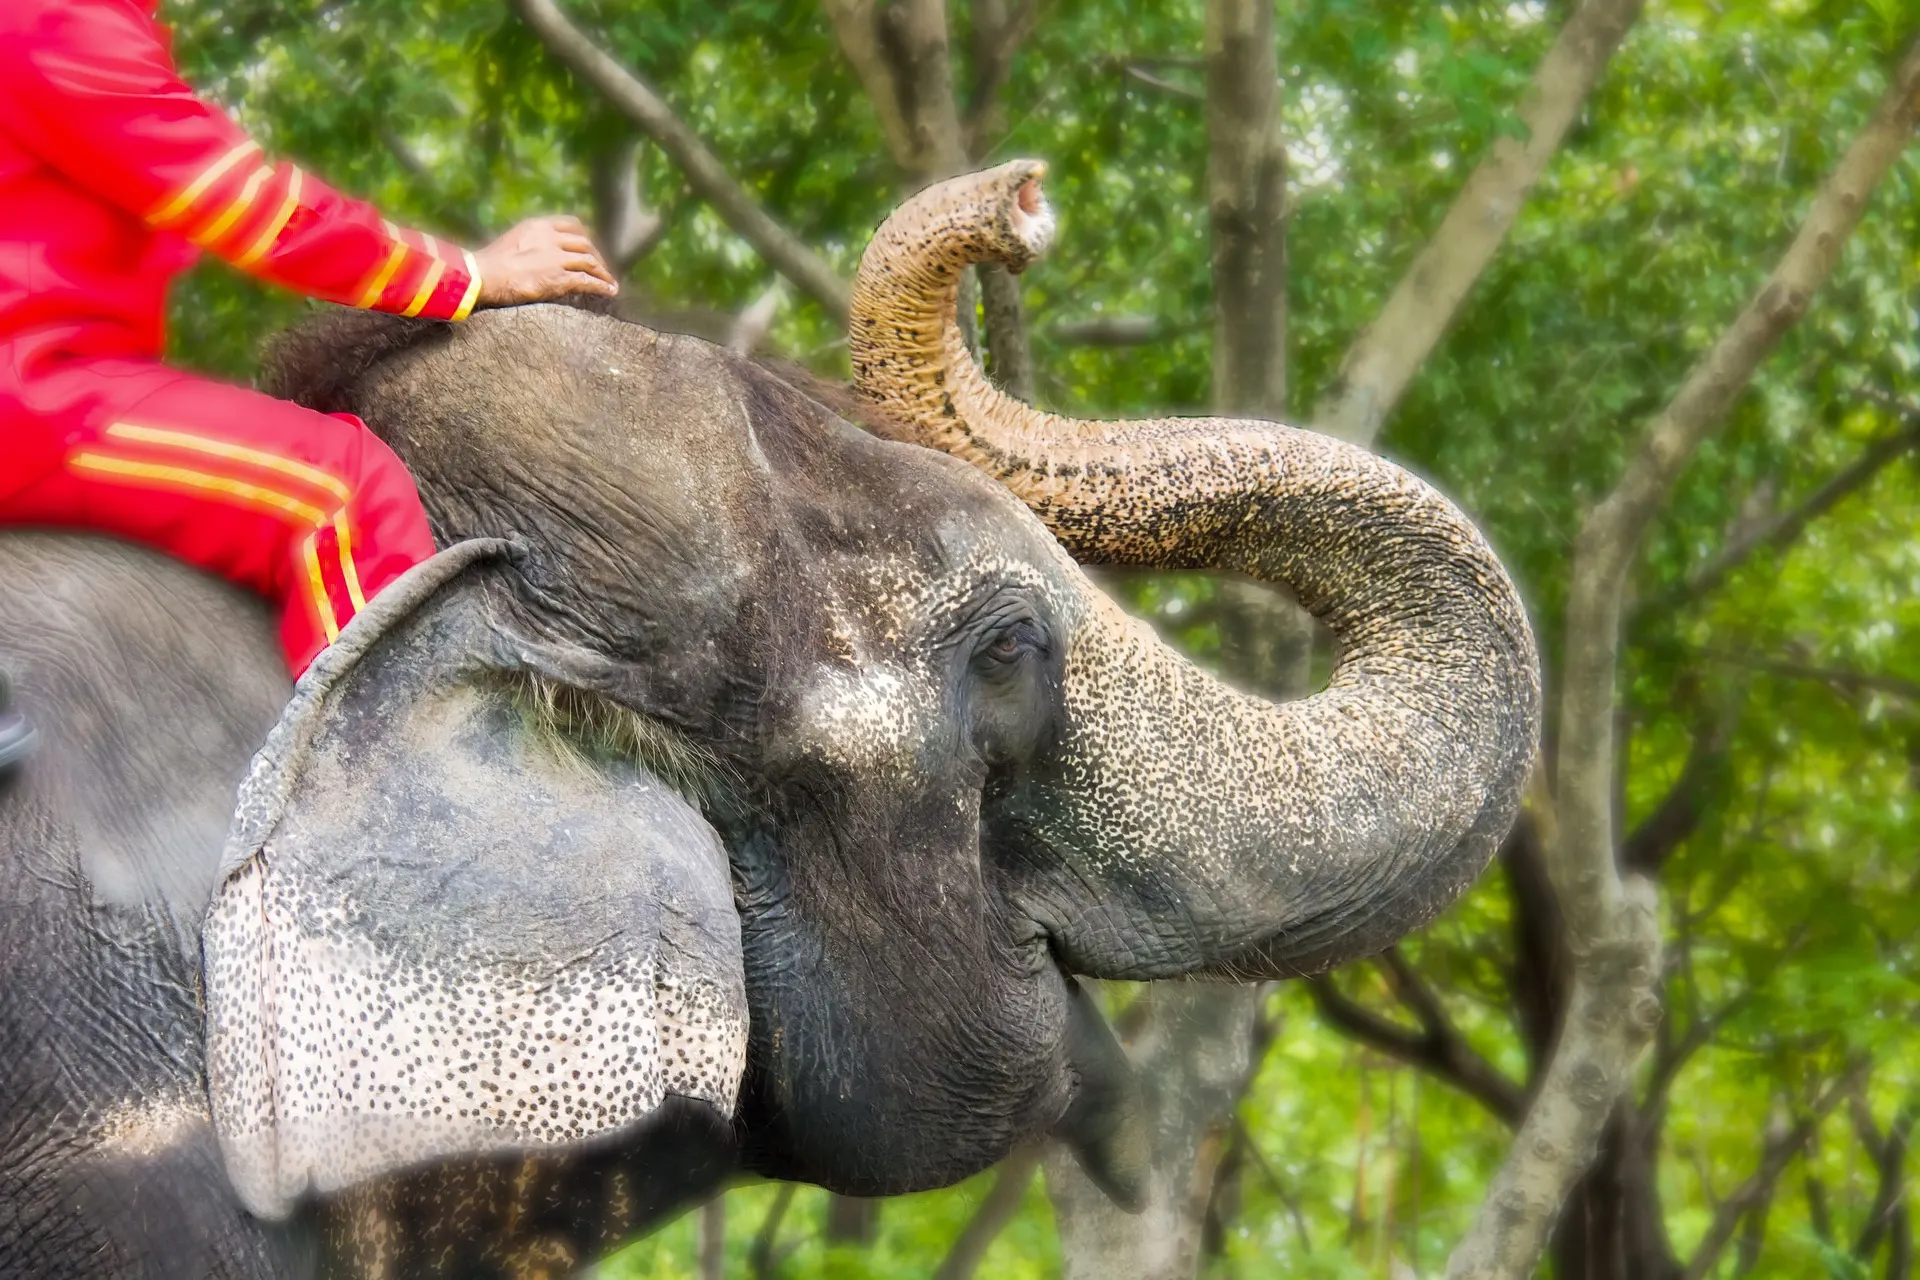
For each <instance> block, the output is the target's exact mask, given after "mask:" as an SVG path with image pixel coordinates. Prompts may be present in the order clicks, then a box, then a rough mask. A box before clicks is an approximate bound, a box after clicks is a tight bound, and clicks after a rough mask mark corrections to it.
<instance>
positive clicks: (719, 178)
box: [509, 0, 853, 321]
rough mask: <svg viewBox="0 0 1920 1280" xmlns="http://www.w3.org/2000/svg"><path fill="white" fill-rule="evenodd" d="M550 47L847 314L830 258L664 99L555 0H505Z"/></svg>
mask: <svg viewBox="0 0 1920 1280" xmlns="http://www.w3.org/2000/svg"><path fill="white" fill-rule="evenodd" d="M509 2H510V3H511V4H512V5H513V8H514V11H515V12H516V13H518V14H519V15H520V17H521V19H522V20H523V21H525V22H526V24H527V25H528V26H529V27H532V28H533V30H534V33H535V34H536V35H538V36H539V37H540V39H541V42H542V43H544V44H545V45H546V46H547V49H548V51H549V52H551V53H552V54H553V56H554V57H555V58H557V59H559V60H560V62H561V64H562V65H564V66H566V67H567V68H568V69H569V70H571V71H572V72H573V73H574V74H575V75H577V76H579V77H580V78H581V80H583V81H585V82H586V83H587V84H589V85H592V86H593V87H594V88H595V89H596V90H598V91H599V92H600V94H601V96H603V97H604V98H606V100H607V101H608V102H609V103H611V104H612V105H613V107H614V108H615V109H617V110H618V111H619V112H620V113H621V114H622V115H624V116H626V117H627V119H628V120H629V121H631V122H632V123H633V125H634V127H636V128H637V129H639V130H640V131H641V132H642V133H644V134H646V135H647V137H649V138H651V139H652V140H653V142H654V145H656V146H658V147H659V148H660V150H661V151H663V152H665V153H666V155H667V158H668V159H670V160H672V161H673V162H674V164H676V165H678V166H679V168H680V170H681V172H683V173H684V174H686V176H687V185H688V186H689V187H691V188H692V189H693V192H694V194H695V195H697V196H699V197H700V198H701V199H702V200H705V201H706V202H707V203H708V204H710V205H712V206H713V208H714V211H715V212H716V213H718V214H719V215H720V217H721V218H722V220H724V221H725V222H726V224H727V225H728V226H729V227H731V228H733V230H734V231H735V232H736V233H737V234H738V235H739V236H740V238H741V239H743V240H745V241H746V242H747V243H748V244H750V245H752V246H753V248H754V251H755V252H756V253H758V254H759V255H760V256H761V257H762V258H764V259H766V261H767V263H768V264H769V265H770V266H772V267H773V269H774V270H775V271H778V272H779V273H780V274H781V275H783V276H785V277H786V278H787V279H789V280H791V281H793V283H794V284H795V285H797V286H798V287H799V289H800V291H801V292H802V293H804V294H806V295H807V296H808V297H810V298H812V299H813V300H814V301H815V302H817V303H819V304H820V305H821V306H822V307H823V308H825V309H826V310H827V312H828V313H829V314H831V315H833V316H834V317H835V318H836V319H839V320H843V321H844V320H845V319H846V318H847V311H848V307H849V305H850V301H851V299H852V296H853V293H852V289H851V287H850V286H849V285H848V283H847V281H846V280H845V279H843V278H842V277H841V275H840V274H839V273H838V272H837V271H835V270H834V269H833V267H832V265H831V264H830V263H828V262H827V260H826V259H825V258H822V257H821V256H820V255H819V254H817V253H815V252H814V251H813V250H812V249H811V248H809V247H807V245H806V244H804V243H802V242H801V240H800V239H799V237H797V236H795V235H794V234H793V233H792V232H791V231H788V230H787V229H786V228H785V227H783V226H781V225H780V224H779V223H778V222H776V221H774V219H773V217H772V215H771V214H769V213H768V212H767V211H766V210H765V209H763V208H761V207H760V204H759V202H758V201H757V200H755V199H754V197H753V196H752V194H751V193H749V192H748V191H747V190H746V188H744V187H742V186H741V185H740V184H739V183H738V182H736V181H734V178H733V175H731V174H729V173H728V172H727V170H726V166H725V165H723V164H722V163H721V162H720V159H719V157H717V156H715V155H714V154H713V152H711V151H709V150H708V149H707V146H706V144H705V143H704V142H702V141H700V138H699V136H698V135H697V134H695V133H694V132H693V130H691V129H689V128H687V126H686V125H684V124H682V123H681V122H680V118H679V117H678V116H676V115H674V114H673V110H672V108H670V107H669V106H667V103H666V100H665V99H663V98H662V97H661V96H660V95H659V94H658V93H656V92H655V91H654V90H653V87H652V86H651V85H649V84H647V83H646V82H645V81H644V80H642V79H640V77H639V76H637V75H635V74H634V73H633V72H631V71H629V70H628V69H627V68H625V67H623V66H621V65H620V64H619V63H618V62H616V61H615V60H614V59H613V57H612V56H611V55H610V54H608V53H607V52H606V51H604V50H603V49H601V48H600V47H599V46H598V45H596V44H594V43H593V41H591V40H589V39H588V38H587V37H586V35H585V34H583V33H582V32H581V30H580V29H579V28H578V27H576V26H574V25H573V23H572V22H571V21H570V20H569V19H568V18H567V16H566V14H564V13H562V12H561V11H560V8H559V6H558V5H557V4H555V3H554V0H509Z"/></svg>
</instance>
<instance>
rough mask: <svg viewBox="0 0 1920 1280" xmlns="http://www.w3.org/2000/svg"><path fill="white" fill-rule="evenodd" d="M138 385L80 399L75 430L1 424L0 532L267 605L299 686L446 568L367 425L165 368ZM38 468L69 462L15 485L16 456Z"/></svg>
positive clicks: (49, 423) (388, 454)
mask: <svg viewBox="0 0 1920 1280" xmlns="http://www.w3.org/2000/svg"><path fill="white" fill-rule="evenodd" d="M130 372H131V376H129V369H128V368H127V366H125V365H121V366H120V367H119V368H117V369H112V370H109V371H108V372H107V373H104V374H103V375H102V379H103V382H104V383H108V384H111V385H112V386H113V387H114V388H115V389H116V390H117V394H116V393H111V392H110V393H107V394H103V395H99V396H95V395H82V396H79V397H75V398H73V399H72V400H70V404H71V408H72V410H73V414H72V415H61V416H62V417H64V419H65V420H64V421H63V420H61V418H59V417H56V418H46V417H38V418H27V419H26V420H25V421H24V423H23V422H21V421H20V420H18V419H15V420H14V422H13V423H11V424H6V423H0V525H26V524H31V525H50V526H56V527H61V528H70V529H92V530H98V531H100V532H102V533H111V534H117V535H119V536H121V537H123V538H128V539H131V540H133V541H135V542H142V543H146V544H147V545H149V546H153V547H157V548H159V549H160V550H162V551H166V552H168V553H169V554H171V555H173V556H175V557H177V558H179V559H181V560H184V561H186V562H187V563H188V564H192V565H196V566H198V567H199V568H202V569H205V570H207V571H208V572H209V573H216V574H218V575H220V576H221V577H223V578H225V579H227V580H228V581H230V582H234V583H238V584H239V585H241V586H244V587H248V588H250V589H252V590H254V591H256V592H258V593H259V594H261V595H263V596H265V597H266V598H267V599H268V600H270V601H272V602H273V603H274V604H275V605H276V606H278V608H279V610H280V642H281V645H282V646H283V647H284V649H285V650H286V655H287V665H288V667H289V668H290V669H291V670H292V672H293V673H294V675H296V676H298V675H299V674H300V673H301V672H302V671H305V670H306V669H307V664H308V663H310V662H312V661H313V659H314V656H315V655H316V654H318V653H319V652H320V650H321V649H323V648H325V647H326V646H327V645H328V644H330V643H332V641H333V640H334V638H335V637H337V636H338V635H339V634H340V628H342V627H344V626H345V625H346V624H347V622H348V621H349V620H350V619H351V618H352V617H353V616H354V614H355V613H356V612H358V611H359V609H360V608H361V607H362V606H363V605H365V603H366V602H367V601H368V600H370V599H372V598H373V597H374V596H375V595H376V594H378V593H379V591H380V590H381V589H382V588H383V587H385V586H386V585H387V584H388V583H390V582H392V581H393V580H394V579H395V578H397V577H399V576H400V575H401V574H402V573H404V572H406V571H407V569H409V568H410V567H412V566H413V565H415V564H418V563H419V562H420V561H422V560H424V559H426V558H427V557H428V556H430V555H432V554H433V551H434V546H433V535H432V534H431V533H429V532H428V531H427V518H426V513H425V512H424V511H423V510H422V508H421V506H420V496H419V494H418V493H417V492H416V491H415V489H414V486H413V478H412V477H411V476H409V475H408V474H407V471H406V468H405V467H404V466H402V465H401V463H400V460H399V458H397V457H395V456H394V454H393V451H392V450H390V449H388V448H387V446H386V445H385V444H383V443H381V441H380V440H378V439H376V438H375V437H374V435H373V434H372V432H370V431H368V430H367V427H366V424H365V423H363V422H361V421H360V420H359V419H358V418H355V417H351V416H349V415H346V414H342V415H339V416H328V415H326V414H320V413H315V412H313V411H312V410H309V409H302V408H300V407H299V406H297V405H292V404H288V403H286V402H284V401H280V400H274V399H271V398H270V397H267V396H263V395H260V394H259V393H257V392H253V391H248V390H245V389H243V388H240V387H233V386H228V385H226V384H224V383H219V382H209V381H206V380H203V379H200V378H194V377H190V376H188V375H185V374H179V373H175V372H173V371H171V370H163V369H161V368H159V367H158V366H146V367H145V368H140V367H138V366H136V367H134V368H133V369H132V370H131V371H130ZM85 373H86V371H85V370H76V369H69V370H67V371H65V373H64V375H63V376H64V377H65V378H66V379H69V380H71V379H73V378H75V377H76V376H79V377H84V376H85ZM129 389H131V390H132V391H133V392H135V393H136V394H132V395H129V394H127V392H128V390H129ZM115 402H118V404H120V405H124V406H125V407H124V408H122V407H116V405H115ZM22 436H24V437H25V438H20V437H22ZM36 456H38V457H39V458H41V459H42V460H43V466H44V465H45V463H49V462H53V460H54V459H57V460H58V461H57V463H54V469H53V470H51V471H45V472H44V473H43V474H40V475H38V476H36V477H31V478H29V477H25V476H12V477H10V476H8V475H6V474H4V473H5V472H6V471H7V467H8V463H7V459H8V458H9V457H14V458H20V459H28V458H34V457H36ZM22 465H25V464H24V463H23V464H22ZM9 480H12V481H15V482H16V483H8V482H9ZM18 482H24V484H22V483H18Z"/></svg>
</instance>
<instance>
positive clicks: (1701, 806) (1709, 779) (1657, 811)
mask: <svg viewBox="0 0 1920 1280" xmlns="http://www.w3.org/2000/svg"><path fill="white" fill-rule="evenodd" d="M1727 730H1728V726H1727V725H1726V723H1724V722H1723V721H1721V720H1719V719H1714V720H1711V721H1709V723H1707V724H1706V725H1704V726H1703V727H1701V728H1700V729H1698V730H1697V731H1696V732H1695V733H1694V735H1693V744H1692V746H1691V747H1689V748H1688V750H1687V760H1686V763H1685V764H1684V765H1682V766H1681V768H1680V776H1679V777H1678V778H1676V779H1674V782H1673V785H1672V786H1671V787H1669V788H1667V794H1666V795H1664V796H1662V797H1660V803H1659V804H1657V805H1655V806H1654V808H1653V812H1652V813H1650V814H1648V815H1647V816H1646V818H1645V819H1643V820H1642V821H1641V823H1640V825H1639V826H1637V827H1635V828H1634V829H1633V830H1632V831H1630V832H1628V833H1627V838H1626V839H1625V840H1624V841H1622V842H1621V844H1620V865H1621V866H1622V867H1624V868H1626V869H1627V870H1629V871H1634V872H1638V873H1639V874H1641V875H1647V876H1657V875H1659V874H1660V868H1661V867H1662V866H1663V865H1664V864H1665V862H1666V860H1667V858H1668V857H1669V856H1670V855H1671V854H1672V853H1673V851H1674V850H1675V849H1677V848H1679V847H1680V844H1681V842H1682V841H1684V840H1685V839H1686V838H1687V837H1688V836H1690V835H1692V834H1693V832H1694V829H1695V828H1697V827H1698V826H1699V825H1700V819H1701V816H1702V815H1703V813H1704V812H1705V809H1706V801H1707V799H1708V797H1709V796H1710V795H1711V794H1712V793H1713V792H1714V791H1715V790H1716V789H1717V788H1718V787H1719V785H1720V784H1721V783H1722V782H1723V781H1724V780H1725V778H1726V764H1727V748H1728V736H1729V735H1728V731H1727Z"/></svg>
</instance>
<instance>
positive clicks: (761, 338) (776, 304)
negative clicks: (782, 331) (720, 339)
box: [727, 280, 786, 356]
mask: <svg viewBox="0 0 1920 1280" xmlns="http://www.w3.org/2000/svg"><path fill="white" fill-rule="evenodd" d="M785 297H786V290H784V289H782V288H781V287H780V282H779V281H778V280H775V281H774V282H773V283H772V284H770V285H768V286H767V287H766V288H765V289H764V290H763V291H762V292H761V294H760V296H759V297H758V298H755V299H754V300H753V301H752V302H751V303H750V304H748V306H747V309H746V310H745V311H742V312H741V313H740V315H739V317H738V318H737V319H736V320H735V321H734V322H733V329H732V331H731V332H729V333H728V334H727V350H729V351H731V352H733V353H734V354H735V355H737V356H750V355H752V354H753V353H754V352H755V351H757V350H758V349H759V347H760V344H761V343H763V342H765V341H766V340H767V334H768V333H769V332H771V331H772V329H773V320H774V317H775V316H777V315H779V314H780V303H781V301H782V300H783V299H784V298H785Z"/></svg>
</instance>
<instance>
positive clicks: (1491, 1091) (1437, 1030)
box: [1307, 950, 1527, 1128]
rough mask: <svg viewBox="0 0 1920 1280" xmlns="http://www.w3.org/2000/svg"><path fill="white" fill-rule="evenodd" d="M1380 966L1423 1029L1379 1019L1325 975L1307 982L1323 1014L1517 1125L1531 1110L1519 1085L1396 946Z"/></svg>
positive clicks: (1353, 1036) (1338, 1026) (1364, 1041)
mask: <svg viewBox="0 0 1920 1280" xmlns="http://www.w3.org/2000/svg"><path fill="white" fill-rule="evenodd" d="M1381 967H1382V968H1383V969H1385V970H1386V971H1387V972H1388V974H1389V975H1390V976H1391V978H1392V981H1393V985H1394V993H1395V996H1396V998H1397V999H1398V1000H1399V1001H1400V1003H1401V1004H1402V1005H1403V1006H1404V1007H1405V1008H1407V1009H1408V1011H1409V1012H1411V1013H1413V1015H1414V1016H1415V1017H1416V1018H1417V1019H1418V1020H1419V1022H1420V1030H1418V1031H1415V1030H1413V1029H1412V1028H1410V1027H1405V1026H1402V1025H1400V1024H1399V1023H1397V1022H1394V1021H1392V1020H1391V1019H1388V1018H1383V1017H1381V1016H1380V1015H1379V1014H1377V1013H1375V1012H1373V1011H1372V1010H1371V1009H1368V1008H1367V1007H1366V1006H1365V1005H1362V1004H1361V1003H1360V1002H1359V1001H1357V1000H1355V999H1353V998H1352V997H1350V996H1348V995H1347V994H1346V993H1344V992H1342V991H1341V990H1340V989H1339V988H1338V987H1336V986H1335V985H1334V983H1333V980H1332V979H1331V978H1326V977H1319V978H1313V979H1311V980H1310V981H1309V982H1308V984H1307V987H1308V990H1309V991H1311V992H1312V993H1313V1003H1314V1006H1315V1007H1316V1008H1317V1009H1319V1011H1320V1016H1321V1017H1323V1018H1325V1019H1326V1020H1327V1022H1328V1023H1329V1024H1331V1025H1332V1026H1333V1027H1334V1028H1336V1029H1337V1030H1339V1031H1341V1032H1343V1033H1344V1034H1346V1035H1347V1036H1348V1037H1349V1038H1351V1039H1354V1040H1357V1041H1359V1042H1360V1043H1361V1044H1364V1045H1366V1046H1368V1047H1369V1048H1372V1049H1378V1050H1379V1051H1380V1052H1382V1053H1384V1054H1386V1055H1388V1056H1389V1057H1391V1058H1394V1059H1397V1060H1398V1061H1401V1062H1404V1063H1406V1064H1407V1065H1408V1066H1411V1067H1416V1068H1418V1069H1420V1070H1421V1071H1424V1072H1426V1073H1427V1074H1428V1075H1430V1076H1432V1077H1434V1078H1435V1079H1436V1080H1439V1081H1442V1082H1443V1083H1445V1084H1448V1085H1451V1086H1452V1087H1454V1088H1455V1089H1458V1090H1459V1091H1460V1092H1462V1093H1464V1094H1466V1095H1467V1096H1468V1097H1470V1098H1472V1099H1473V1100H1474V1101H1475V1102H1478V1103H1479V1104H1480V1105H1481V1106H1483V1107H1485V1108H1486V1109H1487V1110H1488V1111H1489V1112H1491V1113H1492V1114H1493V1115H1494V1116H1495V1117H1497V1118H1498V1119H1499V1120H1500V1121H1501V1122H1502V1123H1503V1124H1505V1125H1507V1126H1508V1127H1509V1128H1517V1127H1518V1126H1519V1124H1520V1121H1521V1119H1522V1118H1523V1117H1524V1116H1525V1115H1526V1110H1527V1108H1526V1099H1525V1095H1524V1094H1523V1093H1522V1092H1521V1089H1520V1086H1518V1085H1516V1084H1515V1083H1514V1082H1513V1081H1511V1080H1509V1079H1508V1078H1507V1077H1506V1076H1504V1075H1502V1074H1501V1072H1500V1071H1499V1069H1498V1068H1496V1067H1495V1066H1494V1065H1493V1064H1492V1063H1491V1062H1488V1061H1487V1060H1486V1059H1485V1058H1484V1057H1482V1056H1480V1054H1478V1053H1477V1052H1475V1051H1474V1049H1473V1047H1472V1046H1471V1045H1469V1044H1468V1043H1467V1042H1466V1040H1465V1038H1464V1037H1462V1036H1461V1035H1460V1033H1459V1031H1458V1029H1457V1028H1455V1027H1454V1025H1453V1023H1452V1021H1451V1020H1450V1019H1449V1018H1448V1017H1447V1016H1446V1012H1445V1011H1444V1010H1443V1009H1441V1007H1440V1004H1439V1001H1438V1000H1436V999H1435V998H1434V995H1433V992H1432V991H1431V990H1429V989H1428V988H1427V986H1426V984H1425V983H1423V982H1421V981H1420V979H1419V976H1418V975H1417V974H1415V973H1414V972H1413V969H1412V966H1410V965H1408V964H1407V962H1406V958H1405V957H1404V956H1401V955H1400V954H1399V953H1398V951H1397V950H1395V951H1390V952H1388V953H1387V955H1385V956H1382V957H1381Z"/></svg>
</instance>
